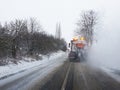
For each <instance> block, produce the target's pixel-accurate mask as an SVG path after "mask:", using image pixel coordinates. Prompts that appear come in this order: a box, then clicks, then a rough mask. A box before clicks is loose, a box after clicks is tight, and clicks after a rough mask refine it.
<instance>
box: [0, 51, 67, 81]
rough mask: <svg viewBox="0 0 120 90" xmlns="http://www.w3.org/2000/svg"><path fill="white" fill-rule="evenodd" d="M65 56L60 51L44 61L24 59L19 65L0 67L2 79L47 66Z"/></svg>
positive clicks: (44, 57)
mask: <svg viewBox="0 0 120 90" xmlns="http://www.w3.org/2000/svg"><path fill="white" fill-rule="evenodd" d="M64 54H65V52H63V51H58V52H56V53H52V54H51V55H50V56H42V60H38V61H36V60H33V59H32V58H24V60H21V61H20V62H19V63H18V64H13V63H11V64H8V65H6V66H0V79H3V78H6V77H8V76H11V75H14V74H16V73H20V72H23V71H25V70H28V69H31V68H33V67H36V66H40V65H41V66H43V65H46V63H47V64H48V63H49V62H52V61H53V62H54V61H55V60H57V59H58V58H60V57H62V56H63V55H64ZM26 61H27V62H26ZM28 61H31V62H28Z"/></svg>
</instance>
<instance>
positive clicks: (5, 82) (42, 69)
mask: <svg viewBox="0 0 120 90" xmlns="http://www.w3.org/2000/svg"><path fill="white" fill-rule="evenodd" d="M64 61H66V55H65V53H64V55H62V57H61V56H60V55H59V56H58V57H56V58H52V60H47V61H45V63H42V64H41V63H40V64H38V65H37V66H34V67H32V68H30V69H28V70H25V71H23V72H20V73H18V74H15V75H12V76H10V77H8V78H5V79H2V80H0V90H30V89H31V90H34V89H32V88H33V87H34V86H35V85H37V84H38V83H39V82H43V81H42V80H43V79H44V78H47V77H50V75H52V73H54V72H55V71H56V70H57V69H58V68H59V67H60V66H61V65H63V64H64ZM39 84H40V83H39Z"/></svg>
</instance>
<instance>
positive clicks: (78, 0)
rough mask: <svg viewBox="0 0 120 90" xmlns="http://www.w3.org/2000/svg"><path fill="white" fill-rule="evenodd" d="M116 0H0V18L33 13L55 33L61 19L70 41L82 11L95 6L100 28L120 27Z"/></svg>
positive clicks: (44, 26) (116, 28)
mask: <svg viewBox="0 0 120 90" xmlns="http://www.w3.org/2000/svg"><path fill="white" fill-rule="evenodd" d="M119 4H120V1H119V0H0V21H1V22H2V23H4V22H5V21H10V20H14V19H16V18H19V19H24V18H25V19H26V18H29V17H36V18H37V19H38V20H39V21H40V24H41V25H42V26H43V28H44V29H45V31H47V32H48V33H50V34H53V35H54V34H55V28H56V23H57V22H60V23H61V28H62V37H64V38H65V39H66V40H67V41H69V40H70V39H71V38H72V36H73V32H74V30H75V28H76V25H75V23H76V22H77V20H78V18H79V15H80V13H81V12H82V11H86V10H91V9H92V10H95V11H96V12H97V13H98V16H99V18H100V19H99V24H100V25H99V30H100V29H101V31H102V30H103V31H104V30H106V33H107V32H108V31H109V32H111V35H112V34H113V32H112V30H113V29H115V30H116V32H114V33H119V32H120V31H119V30H120V25H119V21H120V11H119V8H120V5H119Z"/></svg>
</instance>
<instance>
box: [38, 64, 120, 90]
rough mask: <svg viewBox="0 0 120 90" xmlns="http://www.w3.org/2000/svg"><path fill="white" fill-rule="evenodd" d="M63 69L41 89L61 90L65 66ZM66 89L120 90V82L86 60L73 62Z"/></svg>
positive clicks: (40, 89)
mask: <svg viewBox="0 0 120 90" xmlns="http://www.w3.org/2000/svg"><path fill="white" fill-rule="evenodd" d="M61 69H62V70H61V71H58V72H56V74H55V75H54V76H53V77H52V78H51V80H49V81H48V82H47V83H46V84H45V85H43V86H42V88H39V90H61V87H62V86H61V85H63V83H62V81H61V80H63V78H61V75H63V74H65V73H66V71H65V68H63V67H62V68H61ZM64 77H65V76H64ZM63 81H64V80H63ZM56 85H59V86H58V87H56ZM60 86H61V87H60ZM64 90H120V83H119V82H117V81H115V80H114V79H113V78H111V77H110V76H109V75H107V74H106V73H105V72H104V71H102V70H100V69H99V68H96V67H93V66H90V65H88V64H87V63H85V62H82V63H71V66H70V71H69V75H68V78H67V83H66V86H65V88H64Z"/></svg>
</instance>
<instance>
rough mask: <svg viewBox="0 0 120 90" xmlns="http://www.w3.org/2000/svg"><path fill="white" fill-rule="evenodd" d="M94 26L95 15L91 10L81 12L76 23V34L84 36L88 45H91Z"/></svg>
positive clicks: (95, 22)
mask: <svg viewBox="0 0 120 90" xmlns="http://www.w3.org/2000/svg"><path fill="white" fill-rule="evenodd" d="M96 24H97V14H96V12H94V11H93V10H90V11H86V12H83V13H82V15H81V19H80V20H79V21H78V23H77V26H78V28H77V30H76V34H78V35H83V36H85V38H86V41H87V43H88V45H92V42H93V36H94V27H95V25H96Z"/></svg>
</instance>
